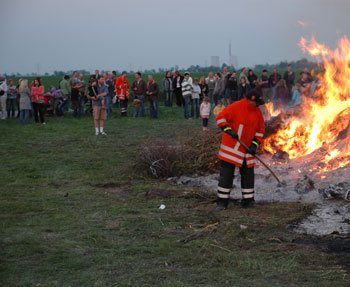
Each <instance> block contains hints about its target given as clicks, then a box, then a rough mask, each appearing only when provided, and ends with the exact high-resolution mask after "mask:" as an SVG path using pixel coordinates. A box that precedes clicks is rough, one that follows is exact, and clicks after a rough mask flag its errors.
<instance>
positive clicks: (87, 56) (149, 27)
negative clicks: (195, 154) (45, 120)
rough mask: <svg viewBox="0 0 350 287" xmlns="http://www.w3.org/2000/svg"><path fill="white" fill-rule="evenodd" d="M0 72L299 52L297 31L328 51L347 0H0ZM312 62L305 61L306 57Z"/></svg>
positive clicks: (243, 59) (256, 58)
mask: <svg viewBox="0 0 350 287" xmlns="http://www.w3.org/2000/svg"><path fill="white" fill-rule="evenodd" d="M0 3H1V9H0V31H1V43H0V74H2V73H8V74H10V73H15V72H19V73H23V74H24V73H32V72H38V71H39V73H45V72H48V73H52V72H53V71H54V70H63V71H68V70H79V69H85V70H89V71H93V70H94V69H100V70H109V71H111V70H118V71H122V70H127V71H129V70H130V69H132V70H134V71H136V70H144V69H158V68H159V67H161V68H170V67H174V66H175V65H177V66H178V67H180V68H187V67H189V66H191V65H200V66H205V65H206V64H207V65H209V64H210V56H219V57H220V64H222V63H224V62H225V63H227V64H228V63H229V56H228V55H229V52H228V50H229V49H228V46H229V42H230V41H231V45H232V48H231V50H232V55H234V56H236V57H237V60H238V66H239V67H243V66H247V67H252V66H254V65H255V64H265V63H269V64H276V63H279V62H280V61H285V60H286V61H293V60H298V59H301V58H302V57H305V55H304V54H303V52H302V51H301V50H300V48H299V47H298V45H297V44H298V42H299V40H300V38H301V37H302V36H304V37H306V38H310V37H311V36H312V35H314V36H315V38H316V40H317V41H319V42H321V43H324V44H326V45H327V46H329V47H331V48H332V49H334V48H335V47H336V46H337V42H338V40H339V39H340V38H341V37H343V36H347V37H349V36H350V17H349V11H350V1H349V0H187V1H186V0H175V1H174V0H172V1H170V0H147V1H146V0H145V1H144V0H1V2H0ZM310 59H311V58H310Z"/></svg>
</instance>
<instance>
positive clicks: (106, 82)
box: [103, 73, 114, 119]
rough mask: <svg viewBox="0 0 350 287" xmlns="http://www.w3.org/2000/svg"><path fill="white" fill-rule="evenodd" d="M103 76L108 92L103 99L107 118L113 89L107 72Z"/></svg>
mask: <svg viewBox="0 0 350 287" xmlns="http://www.w3.org/2000/svg"><path fill="white" fill-rule="evenodd" d="M103 77H104V83H105V85H106V86H107V88H108V94H107V96H106V97H105V101H106V106H107V118H108V119H109V118H110V117H111V115H112V98H113V96H114V95H113V94H114V93H113V91H114V83H113V82H112V81H111V80H110V79H109V74H108V73H104V74H103Z"/></svg>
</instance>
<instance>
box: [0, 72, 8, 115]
mask: <svg viewBox="0 0 350 287" xmlns="http://www.w3.org/2000/svg"><path fill="white" fill-rule="evenodd" d="M6 104H7V84H6V79H5V78H3V77H0V105H1V119H3V120H6V118H7V110H6Z"/></svg>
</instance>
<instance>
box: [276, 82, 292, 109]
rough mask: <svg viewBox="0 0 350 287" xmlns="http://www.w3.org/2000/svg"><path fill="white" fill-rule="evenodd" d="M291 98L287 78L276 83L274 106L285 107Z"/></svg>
mask: <svg viewBox="0 0 350 287" xmlns="http://www.w3.org/2000/svg"><path fill="white" fill-rule="evenodd" d="M290 100H291V97H290V94H289V90H288V87H287V85H286V81H285V80H280V81H279V82H278V83H277V85H276V91H275V98H274V101H273V102H274V107H275V110H277V109H278V110H281V109H285V108H286V107H287V105H288V104H289V102H290Z"/></svg>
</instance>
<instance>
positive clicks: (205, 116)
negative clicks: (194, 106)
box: [200, 97, 211, 132]
mask: <svg viewBox="0 0 350 287" xmlns="http://www.w3.org/2000/svg"><path fill="white" fill-rule="evenodd" d="M210 109H211V106H210V103H209V98H208V97H204V99H203V103H202V104H201V108H200V114H201V118H202V121H203V131H205V132H206V131H208V121H209V117H210Z"/></svg>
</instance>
